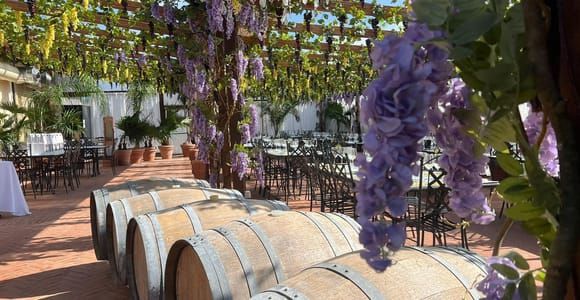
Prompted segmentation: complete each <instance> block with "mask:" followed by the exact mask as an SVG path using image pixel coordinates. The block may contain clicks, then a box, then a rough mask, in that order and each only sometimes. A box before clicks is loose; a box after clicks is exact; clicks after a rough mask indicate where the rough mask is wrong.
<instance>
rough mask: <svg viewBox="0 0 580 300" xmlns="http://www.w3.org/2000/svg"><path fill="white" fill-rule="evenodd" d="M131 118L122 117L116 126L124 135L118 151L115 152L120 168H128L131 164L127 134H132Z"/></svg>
mask: <svg viewBox="0 0 580 300" xmlns="http://www.w3.org/2000/svg"><path fill="white" fill-rule="evenodd" d="M130 118H131V116H125V117H122V118H121V119H120V120H119V121H117V123H116V124H115V125H116V126H117V128H119V130H122V131H123V135H122V136H121V139H120V140H119V147H118V149H117V151H115V157H116V159H117V164H118V165H120V166H128V165H130V164H131V152H133V151H132V150H131V149H127V132H130V131H131V129H130V125H131V122H130Z"/></svg>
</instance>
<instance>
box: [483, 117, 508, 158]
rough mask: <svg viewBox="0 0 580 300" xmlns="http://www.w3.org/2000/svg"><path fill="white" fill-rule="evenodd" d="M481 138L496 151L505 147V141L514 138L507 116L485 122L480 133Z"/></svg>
mask: <svg viewBox="0 0 580 300" xmlns="http://www.w3.org/2000/svg"><path fill="white" fill-rule="evenodd" d="M481 137H482V140H483V141H484V142H485V143H487V144H488V145H491V146H492V147H493V148H494V149H496V150H498V151H503V150H506V149H507V145H506V142H513V141H514V140H515V131H514V129H513V127H512V125H511V123H510V121H509V119H508V118H507V117H505V118H501V119H499V120H497V121H495V122H490V123H488V124H487V126H486V127H485V129H484V130H483V133H482V135H481Z"/></svg>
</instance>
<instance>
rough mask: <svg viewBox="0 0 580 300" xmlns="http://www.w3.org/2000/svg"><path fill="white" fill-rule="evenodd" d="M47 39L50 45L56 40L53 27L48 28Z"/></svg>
mask: <svg viewBox="0 0 580 300" xmlns="http://www.w3.org/2000/svg"><path fill="white" fill-rule="evenodd" d="M48 39H49V40H50V41H51V45H52V42H54V40H55V39H56V29H55V27H54V24H53V25H50V26H48Z"/></svg>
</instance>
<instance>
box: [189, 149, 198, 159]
mask: <svg viewBox="0 0 580 300" xmlns="http://www.w3.org/2000/svg"><path fill="white" fill-rule="evenodd" d="M198 153H199V149H198V148H194V149H191V151H189V160H197V154H198Z"/></svg>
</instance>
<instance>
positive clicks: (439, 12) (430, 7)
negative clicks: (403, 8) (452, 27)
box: [411, 0, 450, 26]
mask: <svg viewBox="0 0 580 300" xmlns="http://www.w3.org/2000/svg"><path fill="white" fill-rule="evenodd" d="M411 6H412V7H413V11H414V12H415V15H416V16H417V18H418V19H419V20H420V21H422V22H425V23H427V25H429V26H441V25H443V23H445V20H447V11H448V10H449V6H450V3H449V0H416V1H414V2H413V4H412V5H411Z"/></svg>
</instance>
